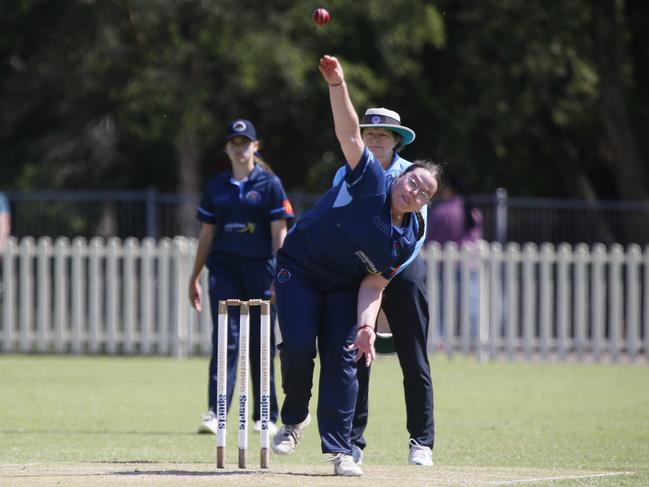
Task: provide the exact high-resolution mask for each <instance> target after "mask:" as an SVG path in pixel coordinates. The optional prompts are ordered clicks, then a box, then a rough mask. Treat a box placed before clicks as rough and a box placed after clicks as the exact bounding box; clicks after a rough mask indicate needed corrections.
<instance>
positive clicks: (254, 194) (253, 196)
mask: <svg viewBox="0 0 649 487" xmlns="http://www.w3.org/2000/svg"><path fill="white" fill-rule="evenodd" d="M246 201H247V202H248V203H250V204H251V205H256V204H258V203H259V202H260V201H261V195H260V194H259V191H255V190H254V189H253V190H250V191H248V192H247V193H246Z"/></svg>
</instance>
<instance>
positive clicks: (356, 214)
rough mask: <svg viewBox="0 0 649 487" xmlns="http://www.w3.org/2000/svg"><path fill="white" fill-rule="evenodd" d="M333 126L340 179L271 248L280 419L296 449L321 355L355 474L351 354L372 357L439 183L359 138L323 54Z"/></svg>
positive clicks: (332, 417) (330, 448)
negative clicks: (395, 284)
mask: <svg viewBox="0 0 649 487" xmlns="http://www.w3.org/2000/svg"><path fill="white" fill-rule="evenodd" d="M320 72H321V73H322V76H323V78H324V79H325V81H326V82H327V84H328V85H329V97H330V102H331V109H332V112H333V119H334V125H335V132H336V137H337V139H338V142H339V143H340V147H341V149H342V152H343V154H344V156H345V160H346V161H347V166H346V169H345V175H344V178H343V179H342V180H341V182H340V183H339V184H338V185H337V186H335V187H334V188H331V189H330V190H328V191H327V192H326V193H325V194H324V195H323V196H322V197H321V198H320V199H319V200H318V202H316V204H315V206H314V207H313V208H312V209H310V210H309V211H307V212H306V213H305V214H304V215H303V216H302V218H300V220H299V221H298V222H297V223H296V224H295V225H294V226H293V227H292V228H291V230H290V232H289V234H288V236H287V237H286V240H285V242H284V246H283V247H282V248H281V249H280V251H279V253H278V257H277V268H278V271H277V276H276V279H275V291H276V297H277V307H278V315H279V316H278V317H279V326H280V329H281V332H282V343H281V344H280V345H279V347H278V348H279V350H280V359H281V366H282V388H283V390H284V394H285V396H286V397H285V399H284V403H283V405H282V412H281V416H282V422H283V423H284V424H283V426H282V428H281V429H280V430H279V432H278V433H277V434H276V435H275V437H274V438H273V443H272V449H273V451H274V452H275V453H278V454H289V453H291V452H293V451H294V450H295V448H296V446H297V444H298V443H299V441H300V439H301V438H302V432H303V429H304V428H305V427H306V426H308V424H309V423H310V416H309V400H310V398H311V387H312V383H313V370H314V359H315V356H316V352H317V353H319V355H320V383H319V393H318V408H317V416H318V427H319V430H320V439H321V448H322V452H323V453H328V454H330V455H331V457H330V460H331V461H332V463H333V465H334V473H335V474H336V475H348V476H359V475H362V473H363V471H362V470H361V468H360V466H359V465H357V464H356V463H355V462H354V460H353V457H352V440H351V429H352V418H353V415H354V406H355V403H356V397H357V392H358V383H357V381H356V363H355V362H356V361H357V360H360V359H362V360H363V362H364V364H365V366H369V364H370V363H371V362H372V360H373V359H374V354H375V350H374V340H375V331H374V324H375V322H376V317H377V314H378V312H379V309H380V306H381V296H382V292H383V289H384V288H385V286H386V285H387V284H388V282H389V280H390V279H391V278H392V277H394V275H395V274H396V272H397V271H398V269H399V266H400V265H402V264H403V263H405V262H407V261H408V259H410V257H411V256H412V254H413V252H414V250H415V248H416V245H417V242H418V240H419V239H420V238H421V237H422V236H423V234H424V230H425V226H424V221H423V218H422V216H421V213H420V212H421V210H422V208H424V207H425V206H426V205H427V204H428V202H429V201H430V199H431V198H432V196H433V195H434V194H435V192H436V191H437V186H438V181H437V179H438V177H439V167H438V166H437V165H435V164H432V163H429V162H419V163H415V164H413V165H411V166H409V167H408V168H407V169H406V170H405V172H404V173H402V174H400V175H399V176H396V175H388V176H386V174H385V173H384V171H383V168H382V167H381V165H380V163H379V161H377V159H376V158H375V157H374V155H373V154H372V152H371V151H370V150H368V148H367V147H366V146H365V143H364V141H363V138H362V137H361V132H360V127H359V121H358V116H357V115H356V112H355V110H354V107H353V105H352V102H351V100H350V98H349V94H348V92H347V86H346V84H345V80H344V75H343V69H342V67H341V66H340V64H339V63H338V61H337V59H336V58H334V57H331V56H324V57H323V58H322V59H321V60H320Z"/></svg>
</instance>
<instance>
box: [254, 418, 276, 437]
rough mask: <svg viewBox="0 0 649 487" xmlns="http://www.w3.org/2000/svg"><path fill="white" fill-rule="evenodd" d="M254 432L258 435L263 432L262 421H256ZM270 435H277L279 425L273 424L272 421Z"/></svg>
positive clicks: (269, 425) (269, 426)
mask: <svg viewBox="0 0 649 487" xmlns="http://www.w3.org/2000/svg"><path fill="white" fill-rule="evenodd" d="M252 429H253V430H254V431H256V432H257V433H260V432H261V421H255V424H254V426H253V427H252ZM268 433H269V434H270V435H271V436H273V435H275V434H276V433H277V425H276V424H275V423H273V422H272V421H269V422H268Z"/></svg>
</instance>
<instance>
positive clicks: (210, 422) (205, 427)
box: [198, 409, 219, 434]
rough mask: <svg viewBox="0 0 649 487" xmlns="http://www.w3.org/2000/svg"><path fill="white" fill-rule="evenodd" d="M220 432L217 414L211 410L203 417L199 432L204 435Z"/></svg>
mask: <svg viewBox="0 0 649 487" xmlns="http://www.w3.org/2000/svg"><path fill="white" fill-rule="evenodd" d="M218 430H219V422H218V420H217V419H216V413H215V412H214V411H212V410H211V409H210V410H209V411H208V412H206V413H205V414H204V415H203V420H202V421H201V425H200V426H199V427H198V432H199V433H201V434H203V433H214V434H216V432H217V431H218Z"/></svg>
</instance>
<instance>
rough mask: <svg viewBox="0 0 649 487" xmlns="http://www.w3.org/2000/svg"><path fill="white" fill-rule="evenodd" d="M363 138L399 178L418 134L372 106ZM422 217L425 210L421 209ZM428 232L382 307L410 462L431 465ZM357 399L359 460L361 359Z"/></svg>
mask: <svg viewBox="0 0 649 487" xmlns="http://www.w3.org/2000/svg"><path fill="white" fill-rule="evenodd" d="M360 128H361V133H362V137H363V142H364V143H365V145H366V146H367V147H368V149H369V150H370V151H372V153H373V154H374V157H375V158H376V159H377V160H378V161H379V162H380V163H381V166H382V167H383V170H384V172H385V174H386V175H388V176H392V177H397V176H399V175H400V174H401V173H402V172H403V171H404V170H405V169H406V168H407V167H408V166H410V165H411V164H412V163H411V162H410V161H407V160H405V159H403V158H401V157H400V156H399V154H398V151H399V150H401V149H402V148H403V147H404V146H406V145H408V144H410V143H411V142H412V141H413V140H415V132H414V131H413V130H412V129H410V128H408V127H405V126H403V125H401V117H400V116H399V114H398V113H397V112H394V111H392V110H388V109H385V108H370V109H368V110H367V111H366V112H365V115H364V116H363V119H362V121H361V124H360ZM344 176H345V166H343V167H341V168H339V169H338V171H337V172H336V175H335V176H334V181H333V184H334V186H335V185H336V184H338V183H339V182H340V180H341V179H342V178H343V177H344ZM422 216H423V217H424V220H425V219H426V217H427V212H426V211H422ZM424 240H425V236H424V237H422V238H421V239H419V241H418V242H417V246H416V247H415V251H414V252H413V254H412V257H411V258H410V259H409V260H408V261H406V262H405V263H404V264H403V265H402V266H401V269H400V270H399V273H398V274H397V275H396V276H395V277H394V278H393V279H392V280H391V281H390V284H389V285H388V287H387V288H386V289H385V291H384V292H383V301H382V304H381V308H382V309H383V312H384V313H385V316H386V318H387V320H388V322H389V324H390V329H391V331H392V336H393V338H394V344H395V348H396V351H397V355H398V357H399V363H400V365H401V370H402V371H403V389H404V396H405V399H406V414H407V423H406V426H407V428H408V433H410V440H409V452H408V463H409V464H411V465H432V464H433V451H432V449H433V444H434V441H435V423H434V420H433V382H432V379H431V375H430V365H429V363H428V353H427V347H426V345H427V342H428V323H429V314H428V298H427V295H426V264H425V262H424V260H423V259H422V258H421V257H419V251H420V250H421V248H422V246H423V244H424ZM357 377H358V399H357V401H356V409H355V412H354V419H353V424H352V443H353V445H352V456H353V457H354V461H355V462H356V463H358V464H361V463H362V461H363V449H364V448H365V446H366V444H367V443H366V441H365V437H364V435H363V433H364V432H365V428H366V427H367V421H368V386H369V381H370V367H366V366H365V364H364V362H363V361H362V360H361V361H359V362H358V371H357Z"/></svg>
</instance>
